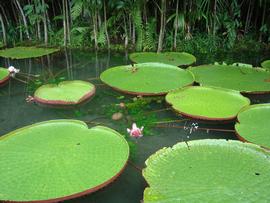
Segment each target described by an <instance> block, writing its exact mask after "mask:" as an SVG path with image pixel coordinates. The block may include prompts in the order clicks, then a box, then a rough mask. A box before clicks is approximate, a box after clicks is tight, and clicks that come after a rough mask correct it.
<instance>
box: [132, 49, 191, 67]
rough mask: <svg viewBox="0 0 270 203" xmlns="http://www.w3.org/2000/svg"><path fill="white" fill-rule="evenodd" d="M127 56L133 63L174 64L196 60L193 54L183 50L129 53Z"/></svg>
mask: <svg viewBox="0 0 270 203" xmlns="http://www.w3.org/2000/svg"><path fill="white" fill-rule="evenodd" d="M129 58H130V60H131V61H133V62H135V63H146V62H159V63H166V64H170V65H175V66H181V65H190V64H192V63H194V62H196V58H195V56H193V55H192V54H189V53H185V52H164V53H155V52H139V53H132V54H130V55H129Z"/></svg>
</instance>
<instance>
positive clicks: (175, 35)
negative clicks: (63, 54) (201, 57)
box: [0, 0, 270, 51]
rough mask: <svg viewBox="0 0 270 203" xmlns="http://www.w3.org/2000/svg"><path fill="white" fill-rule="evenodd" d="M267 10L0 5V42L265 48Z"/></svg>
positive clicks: (235, 2) (89, 0)
mask: <svg viewBox="0 0 270 203" xmlns="http://www.w3.org/2000/svg"><path fill="white" fill-rule="evenodd" d="M269 10H270V2H269V1H267V0H259V1H258V3H257V1H251V0H249V1H239V0H192V1H188V0H184V1H179V0H170V1H166V0H153V1H149V0H145V1H143V0H109V1H105V0H62V1H53V0H27V1H26V0H11V1H1V2H0V28H1V29H0V41H1V44H3V45H13V44H15V43H18V42H22V41H31V42H38V43H40V42H43V43H44V44H45V45H48V44H50V45H64V46H73V47H79V46H88V47H94V48H96V49H99V48H106V47H107V48H111V49H113V48H117V46H115V45H116V44H123V47H125V48H136V50H138V51H140V50H158V51H162V50H164V49H173V50H183V46H187V45H186V44H187V43H189V42H190V46H192V47H193V49H194V50H199V51H204V50H200V48H198V47H196V46H197V45H196V43H195V42H194V41H193V40H192V39H193V38H195V39H196V42H198V40H199V41H201V44H202V46H204V44H205V42H211V43H210V44H209V43H207V46H206V47H210V49H212V50H213V49H215V48H216V47H217V46H222V47H224V48H231V47H233V46H234V45H235V42H236V41H239V40H240V41H241V40H242V39H244V38H246V37H248V36H249V38H250V36H252V38H253V39H256V40H259V41H260V42H266V43H268V42H269V41H270V35H269V33H270V24H269V22H270V19H269V15H267V13H269ZM199 33H200V34H199ZM201 33H203V34H201ZM198 36H199V37H198ZM194 43H195V44H194ZM206 47H204V48H206ZM186 49H191V48H190V47H189V46H188V47H186ZM187 51H189V50H187Z"/></svg>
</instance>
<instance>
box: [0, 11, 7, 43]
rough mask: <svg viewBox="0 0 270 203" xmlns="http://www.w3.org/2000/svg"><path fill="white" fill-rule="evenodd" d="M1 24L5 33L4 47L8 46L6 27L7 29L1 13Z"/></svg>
mask: <svg viewBox="0 0 270 203" xmlns="http://www.w3.org/2000/svg"><path fill="white" fill-rule="evenodd" d="M0 22H1V27H2V32H3V43H4V46H7V36H6V27H5V24H4V20H3V17H2V14H1V13H0Z"/></svg>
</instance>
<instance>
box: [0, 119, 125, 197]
mask: <svg viewBox="0 0 270 203" xmlns="http://www.w3.org/2000/svg"><path fill="white" fill-rule="evenodd" d="M0 151H1V153H0V165H1V167H0V180H1V181H0V188H1V193H0V202H2V201H7V202H9V201H12V202H59V201H63V200H66V199H71V198H75V197H79V196H82V195H86V194H88V193H92V192H95V191H96V190H99V189H100V188H103V187H104V186H106V185H108V184H109V183H111V182H112V181H113V180H115V179H116V178H117V177H118V176H119V175H120V174H121V172H122V171H123V169H124V168H125V165H126V163H127V160H128V156H129V146H128V144H127V142H126V140H125V139H124V137H123V136H122V135H120V134H119V133H117V132H116V131H114V130H112V129H110V128H107V127H103V126H97V127H93V128H90V129H89V128H88V127H87V125H86V124H85V123H84V122H81V121H78V120H52V121H46V122H41V123H37V124H34V125H30V126H26V127H24V128H21V129H18V130H15V131H12V132H10V133H8V134H7V135H4V136H2V137H0Z"/></svg>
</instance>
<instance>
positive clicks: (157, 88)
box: [100, 63, 194, 95]
mask: <svg viewBox="0 0 270 203" xmlns="http://www.w3.org/2000/svg"><path fill="white" fill-rule="evenodd" d="M100 78H101V80H102V82H104V83H106V84H107V85H109V86H111V87H112V88H114V89H116V90H119V91H122V92H125V93H129V94H136V95H163V94H166V93H167V92H168V91H170V90H173V89H176V88H180V87H184V86H187V85H191V84H192V83H193V81H194V78H193V75H192V74H191V73H190V72H188V71H186V70H183V69H180V68H178V67H177V66H173V65H168V64H162V63H141V64H134V66H131V65H126V66H117V67H114V68H110V69H108V70H106V71H104V72H103V73H102V74H101V75H100Z"/></svg>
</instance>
